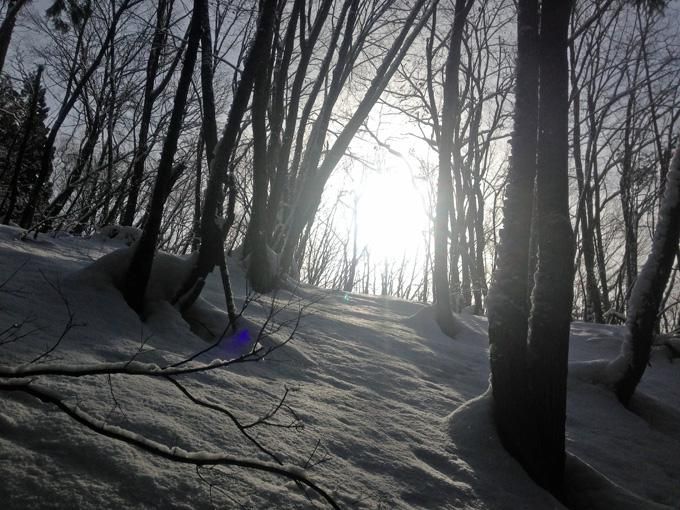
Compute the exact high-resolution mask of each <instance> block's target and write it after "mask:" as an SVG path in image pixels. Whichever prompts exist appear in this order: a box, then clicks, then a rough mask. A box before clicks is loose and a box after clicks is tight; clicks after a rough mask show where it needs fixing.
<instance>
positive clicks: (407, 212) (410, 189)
mask: <svg viewBox="0 0 680 510" xmlns="http://www.w3.org/2000/svg"><path fill="white" fill-rule="evenodd" d="M420 184H421V183H419V182H418V181H417V180H415V179H414V178H413V177H412V175H411V172H410V170H409V169H408V168H406V167H405V166H403V165H400V166H395V167H392V168H391V169H390V170H386V171H380V172H376V171H369V172H366V173H365V174H364V176H363V179H362V183H361V185H360V187H359V189H358V190H357V196H358V203H357V239H358V242H359V246H365V247H366V248H367V250H368V252H369V253H370V255H371V258H372V259H373V260H375V261H378V260H384V259H388V260H400V259H401V258H402V257H404V256H406V257H407V258H415V257H416V256H417V255H418V254H421V255H422V253H423V252H424V250H425V244H424V243H425V233H426V232H427V231H428V229H429V226H428V222H429V220H428V217H427V214H426V212H425V206H424V204H423V198H422V197H423V195H422V192H421V191H422V190H421V189H419V188H420Z"/></svg>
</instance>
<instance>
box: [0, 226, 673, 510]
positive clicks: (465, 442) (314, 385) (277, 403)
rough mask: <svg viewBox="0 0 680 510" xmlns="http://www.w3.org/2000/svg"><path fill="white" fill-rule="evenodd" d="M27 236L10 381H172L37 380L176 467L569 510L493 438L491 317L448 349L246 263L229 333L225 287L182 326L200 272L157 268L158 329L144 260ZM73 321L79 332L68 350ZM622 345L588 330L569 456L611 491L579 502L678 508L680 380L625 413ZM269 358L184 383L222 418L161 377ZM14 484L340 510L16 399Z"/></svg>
mask: <svg viewBox="0 0 680 510" xmlns="http://www.w3.org/2000/svg"><path fill="white" fill-rule="evenodd" d="M19 233H20V231H18V230H17V229H12V228H7V227H0V282H6V283H5V284H4V286H3V287H2V288H0V310H2V313H0V332H4V333H2V334H1V336H0V360H2V361H1V362H0V365H4V366H9V367H17V366H20V365H24V366H34V367H40V366H53V367H54V366H58V367H59V366H61V367H74V366H75V367H84V366H88V367H97V366H121V365H126V364H127V366H130V367H137V368H139V367H151V366H155V367H156V368H155V369H154V371H155V372H156V373H155V374H150V375H146V376H133V375H126V374H113V375H111V376H110V377H107V376H106V375H90V376H87V377H77V378H76V377H66V376H60V377H50V376H42V375H40V376H35V383H36V384H39V385H40V387H41V388H45V389H46V391H49V392H50V394H52V395H62V396H63V397H64V401H65V402H66V403H67V404H69V405H71V406H75V407H76V408H77V409H79V410H81V411H82V412H86V413H87V414H88V415H91V416H93V417H95V418H97V419H98V420H99V421H100V423H104V424H107V426H110V427H111V428H110V430H118V429H116V428H115V427H118V428H119V429H121V430H125V431H129V432H130V434H131V437H144V438H147V439H148V440H150V441H153V442H154V443H155V444H159V445H163V446H165V447H167V448H168V451H171V452H172V451H175V452H189V453H191V452H213V454H214V456H217V455H218V453H219V454H227V455H232V456H234V457H239V458H250V459H255V460H257V461H258V462H264V463H275V462H276V461H274V460H273V458H272V457H271V456H270V454H273V455H275V456H276V457H277V458H278V459H279V460H280V461H281V463H282V464H284V465H286V466H297V468H294V471H295V472H296V473H298V474H304V475H305V476H308V477H310V478H311V479H312V480H314V481H316V482H318V483H319V484H320V485H321V486H322V487H323V488H324V489H325V490H327V491H328V492H329V493H330V494H332V495H333V496H334V497H335V498H336V501H337V502H338V504H339V505H340V506H341V507H342V508H353V509H354V508H356V509H379V508H380V509H385V508H389V509H428V510H429V509H435V508H436V509H470V510H472V509H474V510H496V509H508V510H510V509H513V510H514V509H518V508H519V509H537V508H541V509H542V508H546V509H547V508H550V509H553V508H558V509H559V508H562V507H561V506H560V505H559V503H558V502H556V501H555V500H554V499H553V498H552V497H551V496H550V495H548V494H546V493H545V492H544V491H542V490H540V489H539V488H537V487H536V486H535V485H534V484H533V483H532V482H531V481H530V480H529V479H528V478H527V476H526V474H525V473H524V472H523V470H522V469H521V468H520V467H519V466H518V465H517V463H516V462H515V461H514V460H513V459H512V458H511V457H509V456H508V455H507V453H505V451H504V450H503V448H502V446H501V445H500V441H499V440H498V438H497V436H496V434H495V429H494V426H493V421H492V415H491V402H490V398H489V396H488V394H484V393H485V392H486V390H487V387H488V378H489V373H488V339H487V337H486V333H485V332H486V328H487V324H486V321H485V319H483V318H480V317H474V316H469V315H463V316H460V317H459V320H460V321H461V323H462V324H463V326H464V327H463V328H462V329H461V334H460V336H459V337H458V338H455V339H451V338H449V337H447V336H445V335H443V334H442V333H441V331H439V328H438V327H437V325H436V324H435V322H434V319H433V317H432V315H431V312H430V311H429V308H427V307H424V306H423V305H422V304H419V303H409V302H406V301H401V300H394V299H388V298H384V297H377V296H366V295H360V294H351V293H327V292H324V291H319V290H315V289H310V288H303V287H301V292H298V291H297V290H296V289H289V290H288V291H281V292H279V293H278V295H271V296H261V297H256V296H253V295H249V294H248V292H247V285H246V284H245V280H244V275H243V270H242V269H241V266H240V265H239V264H236V263H232V262H231V261H230V262H229V269H230V272H231V274H232V279H233V282H232V283H233V287H234V292H235V298H236V305H237V308H238V309H240V308H241V307H242V306H243V305H244V303H246V302H248V303H249V304H248V306H247V307H246V308H245V310H244V312H243V319H242V321H241V322H240V323H239V327H238V328H237V329H236V330H235V331H230V330H226V322H227V321H226V314H225V311H224V295H223V292H222V288H221V283H220V279H219V275H216V274H213V275H210V276H209V277H208V278H207V280H206V286H205V288H204V289H203V292H202V294H201V298H200V299H199V300H197V301H196V303H195V304H194V305H193V306H192V307H191V308H190V309H189V310H187V311H186V313H185V315H184V316H182V315H181V314H180V313H179V311H177V310H176V309H175V308H174V307H172V306H170V304H169V303H168V299H169V297H171V296H172V295H173V294H174V291H175V289H176V288H177V287H178V286H179V285H180V283H181V279H182V277H183V276H184V275H186V271H187V268H188V267H190V264H191V263H192V259H191V258H180V257H174V256H170V255H166V254H160V255H159V256H158V257H157V260H156V261H155V263H154V268H153V271H154V276H153V277H152V284H151V285H152V287H153V288H150V289H149V291H150V296H153V302H150V305H149V306H150V307H151V308H150V309H151V312H152V313H150V315H149V317H148V320H147V322H141V321H140V319H139V317H138V316H137V314H135V313H134V312H133V311H131V310H130V309H129V308H128V307H127V305H126V304H125V302H124V300H123V299H122V296H121V295H120V292H119V291H118V290H117V289H116V287H115V285H116V282H119V281H120V278H121V277H122V274H124V271H125V268H126V267H127V266H126V264H127V261H128V259H129V253H130V251H129V248H124V249H120V250H116V251H113V252H112V251H111V250H112V248H114V247H115V245H116V243H110V242H104V241H102V240H94V239H92V240H83V239H79V238H69V237H62V236H57V237H44V236H39V237H38V239H37V240H36V241H33V240H26V241H21V240H18V239H17V234H19ZM300 295H303V296H304V297H300ZM69 312H70V313H71V314H72V321H71V322H72V324H71V326H72V327H71V328H70V329H68V330H67V331H66V333H65V334H64V336H63V338H62V339H61V340H60V341H59V342H57V340H58V339H59V338H60V335H61V334H62V333H63V332H64V331H65V326H66V325H67V324H68V322H69V320H68V319H69ZM621 340H622V330H621V328H617V327H611V326H594V325H591V324H583V323H574V325H573V328H572V344H571V348H570V360H571V362H572V363H576V364H575V365H572V376H571V377H570V385H569V407H568V422H567V447H568V450H569V451H570V452H571V454H573V455H574V456H575V457H578V459H580V461H582V462H580V463H579V464H578V465H577V468H575V469H574V470H572V471H571V473H572V474H573V476H574V477H575V478H580V479H582V480H585V481H586V482H587V484H590V483H591V482H592V480H593V479H595V480H596V481H597V480H599V482H598V484H599V485H598V484H596V485H595V486H593V487H595V488H588V487H586V488H585V489H579V491H578V493H579V494H581V495H582V496H583V495H585V496H587V497H592V498H597V499H598V500H601V501H604V502H606V503H605V504H610V505H614V506H610V508H617V505H618V504H619V503H620V502H621V500H620V499H607V498H611V497H612V494H613V495H614V496H613V497H614V498H618V497H619V496H620V494H621V493H620V491H619V490H618V489H616V490H612V487H614V488H617V487H618V488H625V491H628V492H625V493H624V495H625V498H628V500H629V501H634V502H635V503H636V504H638V503H639V504H644V505H647V508H654V509H657V508H663V507H660V506H659V505H666V506H667V507H671V508H675V509H677V508H679V507H680V504H679V503H680V485H679V484H678V483H677V480H679V479H680V462H678V460H677V459H680V438H679V436H678V432H677V431H678V430H680V421H679V420H678V414H679V413H680V364H678V363H672V362H671V360H670V359H669V357H668V356H667V355H665V356H664V355H662V352H661V351H659V352H658V353H655V356H654V357H653V358H652V366H651V367H650V368H649V369H648V371H647V372H646V373H645V377H644V379H643V382H642V384H641V387H640V392H641V393H640V395H641V396H642V395H644V396H648V397H649V398H642V399H639V400H637V399H636V400H634V401H633V404H632V410H627V409H624V408H623V407H622V406H620V405H619V404H618V402H617V401H616V399H615V397H614V396H613V395H612V393H611V391H610V390H609V389H607V388H606V386H604V385H603V384H601V383H600V382H598V379H597V377H594V375H593V374H595V375H596V374H598V373H600V372H601V368H602V366H604V365H603V364H604V363H606V362H607V361H606V360H611V359H613V358H614V357H615V356H616V355H617V353H618V352H619V349H620V346H621ZM258 346H260V347H261V348H262V350H261V351H258V352H261V353H262V354H263V356H261V357H258V361H257V362H255V361H252V362H247V363H238V364H232V365H229V366H223V365H219V367H220V368H214V369H212V370H210V371H206V372H202V373H196V374H184V375H181V376H177V377H176V382H178V383H179V384H180V385H181V386H182V387H183V388H184V390H186V392H188V393H189V394H190V395H191V396H192V397H194V398H195V399H196V400H197V401H200V402H203V403H204V404H205V405H198V404H197V403H196V402H195V401H193V400H192V399H190V398H188V397H187V395H186V393H184V392H183V391H182V390H181V389H180V387H178V386H176V385H175V384H173V383H172V382H171V381H170V380H168V379H167V378H165V377H160V376H158V373H159V372H161V370H162V368H163V367H168V366H169V365H172V364H177V363H181V362H182V361H183V360H186V359H187V358H188V357H193V356H195V357H194V358H193V359H192V361H191V362H188V363H186V364H184V365H181V366H185V365H186V366H196V365H197V364H202V363H211V362H212V360H216V359H222V360H229V359H232V360H233V359H234V358H238V357H239V356H243V355H245V354H248V353H249V352H252V351H253V349H258V348H259V347H258ZM50 348H52V349H53V350H51V351H50V352H49V354H47V355H46V356H45V357H44V358H43V359H40V360H39V361H36V362H35V363H32V364H31V363H30V361H31V360H34V359H36V357H37V356H40V355H41V354H44V353H45V352H46V350H47V349H50ZM204 351H205V352H204ZM595 360H605V361H604V362H599V363H598V362H596V361H595ZM217 366H218V365H214V367H217ZM579 367H581V368H579ZM579 369H580V370H581V372H582V373H581V375H582V377H578V371H579ZM6 382H7V380H5V379H2V378H0V385H2V384H3V383H6ZM480 394H484V395H483V396H482V397H480V398H476V399H475V397H477V396H479V395H480ZM471 399H474V400H471ZM466 402H467V403H466ZM224 410H227V411H228V412H229V413H230V415H227V414H225V412H224ZM274 410H276V412H274V413H273V411H274ZM272 413H273V414H272ZM230 416H231V417H230ZM232 417H233V418H234V419H236V420H238V422H239V424H241V425H242V426H243V425H247V426H248V428H246V429H244V430H245V431H246V432H247V433H248V435H249V436H250V438H251V439H254V441H252V440H251V439H249V438H248V436H246V435H244V434H243V433H242V431H241V430H239V428H238V426H237V425H236V424H235V422H234V421H233V420H232ZM258 423H260V424H259V425H258ZM263 423H264V424H263ZM164 451H165V450H164ZM211 458H213V457H211ZM214 458H216V457H214ZM585 464H587V465H588V466H590V467H589V468H587V469H585V468H583V466H584V465H585ZM579 470H580V471H579ZM583 472H585V473H586V474H585V475H583V474H582V473H583ZM593 472H595V475H593ZM579 473H581V474H579ZM589 473H590V474H589ZM0 476H2V479H3V483H2V484H0V498H1V499H2V502H3V508H6V509H10V510H12V509H23V508H38V507H46V506H53V507H60V508H84V509H90V508H92V509H94V508H185V509H190V508H191V509H204V508H205V509H209V508H210V509H211V508H215V507H220V508H241V507H245V508H252V509H268V508H290V509H308V508H322V507H324V506H323V501H322V499H321V498H320V497H319V496H318V495H316V496H315V495H314V494H313V493H312V492H310V491H307V493H306V494H305V493H303V492H301V491H300V489H299V488H298V487H297V486H296V485H295V484H294V483H292V482H289V481H284V480H282V479H281V478H278V477H275V476H272V475H267V474H262V473H260V472H257V471H251V470H243V469H236V468H219V469H212V468H210V467H199V468H196V467H195V466H190V465H180V464H176V463H173V462H170V461H168V460H166V459H162V458H160V457H157V456H154V455H151V454H150V453H146V452H143V451H142V450H140V449H138V448H135V447H133V446H130V445H128V444H124V443H121V442H119V441H116V440H114V439H111V438H108V437H104V436H102V435H98V434H95V433H93V432H91V431H89V430H87V429H85V428H84V427H83V426H81V425H80V424H79V423H77V422H76V421H74V420H73V419H71V418H69V417H68V416H66V415H65V414H64V413H63V412H61V411H59V410H58V409H56V408H55V407H54V406H53V405H51V404H47V403H45V402H41V401H40V400H39V399H37V398H34V397H32V396H29V395H27V394H24V393H22V392H16V391H14V392H7V391H0ZM603 479H604V480H605V482H606V483H605V482H603ZM574 483H575V482H574ZM587 484H586V485H587ZM628 493H630V494H628ZM625 498H624V499H625ZM655 505H656V506H655Z"/></svg>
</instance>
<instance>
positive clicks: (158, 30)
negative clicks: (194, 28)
mask: <svg viewBox="0 0 680 510" xmlns="http://www.w3.org/2000/svg"><path fill="white" fill-rule="evenodd" d="M172 4H173V2H172V1H170V2H168V0H159V2H158V6H157V7H156V26H155V28H154V34H153V39H152V40H151V50H150V52H149V58H148V60H147V62H146V81H145V82H144V99H143V103H142V116H141V118H140V119H139V138H138V142H137V150H136V151H135V155H134V165H133V170H132V176H131V179H130V188H129V190H128V197H127V202H126V205H125V209H124V211H123V215H122V216H121V219H120V224H121V225H132V223H133V222H134V220H135V214H136V213H137V201H138V199H139V191H140V189H141V186H142V180H143V178H144V164H145V162H146V157H147V154H148V152H149V146H148V141H149V128H150V126H151V114H152V112H153V105H154V101H155V99H156V97H157V95H158V94H157V93H155V91H154V85H155V81H156V76H157V74H158V65H159V62H160V59H161V53H162V50H163V46H164V45H165V39H166V37H167V35H166V34H167V29H168V25H169V23H170V12H171V10H172Z"/></svg>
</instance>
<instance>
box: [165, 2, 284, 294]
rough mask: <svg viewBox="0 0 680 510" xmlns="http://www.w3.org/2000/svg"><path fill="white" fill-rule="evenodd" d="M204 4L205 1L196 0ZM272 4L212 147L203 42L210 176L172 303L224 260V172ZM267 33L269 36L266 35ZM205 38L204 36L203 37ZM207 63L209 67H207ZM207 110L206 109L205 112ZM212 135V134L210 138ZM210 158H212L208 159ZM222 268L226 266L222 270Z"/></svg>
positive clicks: (263, 47)
mask: <svg viewBox="0 0 680 510" xmlns="http://www.w3.org/2000/svg"><path fill="white" fill-rule="evenodd" d="M196 1H201V2H203V1H205V0H196ZM275 3H276V2H275V1H274V0H266V2H265V3H264V4H263V5H262V9H263V11H262V12H261V14H260V17H259V19H258V30H257V31H256V33H255V37H254V39H253V41H252V43H251V44H252V45H251V47H250V49H249V51H248V54H247V56H246V58H245V60H244V63H243V70H242V72H241V80H240V81H239V83H238V85H237V87H236V93H235V94H234V99H233V101H232V104H231V108H230V110H229V115H228V117H227V123H226V125H225V126H224V130H223V132H222V138H221V139H220V141H219V143H215V140H216V138H217V136H216V129H217V128H216V124H215V116H214V97H213V93H212V67H211V66H212V63H211V62H210V61H211V60H212V56H211V53H210V50H209V44H207V41H204V43H205V44H203V46H202V50H203V51H204V52H205V53H203V54H202V57H203V60H202V65H201V90H202V92H203V105H204V117H203V120H204V133H205V137H206V151H207V152H208V160H209V162H210V163H209V168H210V173H209V176H208V182H207V184H206V190H205V199H204V203H203V212H202V214H201V230H200V233H201V245H200V248H199V250H198V260H197V262H196V265H195V266H194V268H193V270H192V272H191V274H190V275H189V277H188V278H187V281H186V282H185V283H184V284H183V286H182V288H181V289H180V291H179V293H178V295H177V296H176V297H175V300H176V301H177V300H179V299H181V298H182V296H184V295H185V294H186V293H188V292H191V290H192V289H193V288H194V287H195V286H196V285H200V281H202V280H204V279H205V278H206V277H207V276H208V274H210V272H211V271H212V270H213V269H214V268H215V266H217V265H221V264H222V263H223V260H224V246H223V244H224V236H225V234H226V232H225V231H224V229H223V228H222V225H221V221H220V219H219V218H218V210H219V207H220V204H221V202H222V200H223V193H222V189H223V186H224V183H225V180H227V181H228V185H229V190H230V194H232V195H233V194H235V186H234V182H233V181H234V177H233V171H232V170H231V169H230V170H229V172H227V169H228V166H229V161H230V160H231V158H232V156H233V153H234V150H235V148H236V143H237V139H238V136H239V130H240V126H241V123H242V121H243V118H244V116H245V113H246V111H247V110H248V103H249V100H250V94H251V92H252V89H253V83H254V80H255V76H256V70H257V67H258V65H260V60H259V59H260V58H261V55H262V54H265V55H266V54H267V53H268V51H269V49H268V48H269V46H270V44H268V40H269V38H270V37H271V29H268V30H262V29H261V27H262V26H264V25H263V24H264V23H270V22H271V23H272V26H273V21H272V20H269V21H267V20H265V19H264V17H263V13H265V12H269V13H271V12H274V9H275ZM202 27H203V31H204V32H203V33H204V34H205V31H206V30H210V23H209V21H208V16H207V15H204V17H203V23H202ZM268 31H269V34H268V33H267V32H268ZM204 37H205V35H204ZM208 63H210V65H208ZM206 106H207V108H206ZM213 133H215V134H213ZM211 155H212V156H211ZM233 207H234V200H233V196H232V197H230V199H229V207H228V209H227V219H226V226H227V227H230V226H231V224H232V223H233V216H234V212H233ZM224 267H225V268H226V264H225V266H224Z"/></svg>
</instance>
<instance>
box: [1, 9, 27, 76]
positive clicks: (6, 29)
mask: <svg viewBox="0 0 680 510" xmlns="http://www.w3.org/2000/svg"><path fill="white" fill-rule="evenodd" d="M26 3H27V0H9V2H8V5H7V11H6V12H5V19H3V20H2V24H0V74H2V71H3V70H4V68H5V59H6V58H7V51H8V50H9V44H10V42H11V40H12V34H13V33H14V26H15V25H16V22H17V16H18V15H19V11H20V10H21V9H22V8H23V7H24V5H26Z"/></svg>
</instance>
